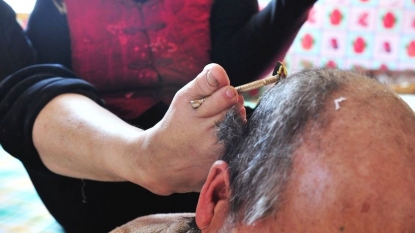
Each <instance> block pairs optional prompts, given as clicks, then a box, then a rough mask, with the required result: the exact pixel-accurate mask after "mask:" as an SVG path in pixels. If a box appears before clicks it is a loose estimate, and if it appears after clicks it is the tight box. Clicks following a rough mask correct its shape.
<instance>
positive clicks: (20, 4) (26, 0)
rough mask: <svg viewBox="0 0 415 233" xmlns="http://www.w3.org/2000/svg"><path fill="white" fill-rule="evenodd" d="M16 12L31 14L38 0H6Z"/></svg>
mask: <svg viewBox="0 0 415 233" xmlns="http://www.w3.org/2000/svg"><path fill="white" fill-rule="evenodd" d="M4 1H5V2H6V3H7V4H9V5H10V6H11V7H12V8H13V9H14V11H15V12H16V13H23V14H29V13H31V12H32V10H33V7H34V5H35V2H36V0H4Z"/></svg>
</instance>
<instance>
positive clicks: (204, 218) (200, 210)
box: [196, 160, 230, 230]
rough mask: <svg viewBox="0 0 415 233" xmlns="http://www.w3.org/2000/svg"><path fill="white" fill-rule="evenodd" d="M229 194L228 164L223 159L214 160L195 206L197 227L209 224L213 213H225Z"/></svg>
mask: <svg viewBox="0 0 415 233" xmlns="http://www.w3.org/2000/svg"><path fill="white" fill-rule="evenodd" d="M229 194H230V190H229V173H228V164H227V163H226V162H225V161H221V160H219V161H216V162H215V163H214V164H213V165H212V167H211V168H210V171H209V174H208V177H207V180H206V182H205V184H204V185H203V187H202V191H201V192H200V196H199V202H198V204H197V207H196V224H197V226H198V227H199V229H201V230H203V229H204V228H206V227H208V226H209V225H211V223H212V221H213V220H214V219H215V214H216V215H224V214H225V212H226V211H227V208H226V207H227V204H228V202H229ZM223 204H225V205H223ZM216 217H218V216H216ZM222 220H224V219H222Z"/></svg>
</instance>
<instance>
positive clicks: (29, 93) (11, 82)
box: [0, 64, 103, 169]
mask: <svg viewBox="0 0 415 233" xmlns="http://www.w3.org/2000/svg"><path fill="white" fill-rule="evenodd" d="M64 93H78V94H82V95H85V96H87V97H89V98H91V99H92V100H94V101H95V102H97V103H99V104H101V105H103V102H102V100H101V99H100V98H99V96H98V94H97V92H96V90H95V88H94V87H93V86H92V85H91V84H89V83H88V82H86V81H84V80H82V79H79V78H77V77H76V75H75V74H73V73H72V72H71V71H70V70H68V69H66V68H64V67H62V66H60V65H49V64H45V65H34V66H29V67H26V68H24V69H21V70H19V71H17V72H16V73H14V74H12V75H10V76H8V77H7V78H6V79H4V80H3V81H2V82H0V144H1V145H2V147H3V148H4V149H5V150H6V151H7V152H8V153H10V154H11V155H13V156H14V157H16V158H18V159H19V160H21V161H22V162H23V163H24V164H25V165H26V166H31V167H33V168H37V169H46V167H45V166H44V165H43V163H42V162H41V160H40V157H39V155H38V153H37V151H36V149H35V147H34V145H33V141H32V129H33V124H34V122H35V119H36V117H37V115H38V114H39V112H40V111H41V110H42V108H43V107H44V106H45V105H46V104H47V103H48V102H49V101H50V100H52V99H53V98H54V97H56V96H58V95H60V94H64Z"/></svg>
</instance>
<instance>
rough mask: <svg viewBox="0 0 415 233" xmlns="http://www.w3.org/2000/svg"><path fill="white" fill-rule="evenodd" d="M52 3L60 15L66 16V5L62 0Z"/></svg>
mask: <svg viewBox="0 0 415 233" xmlns="http://www.w3.org/2000/svg"><path fill="white" fill-rule="evenodd" d="M52 2H53V5H55V7H56V9H58V11H59V13H60V14H61V15H66V4H65V2H63V0H52Z"/></svg>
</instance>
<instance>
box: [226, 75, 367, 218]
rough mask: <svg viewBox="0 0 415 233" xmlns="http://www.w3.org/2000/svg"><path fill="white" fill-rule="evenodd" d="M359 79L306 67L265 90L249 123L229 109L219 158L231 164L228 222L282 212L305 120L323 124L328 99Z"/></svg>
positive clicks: (322, 125) (303, 131)
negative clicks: (280, 209)
mask: <svg viewBox="0 0 415 233" xmlns="http://www.w3.org/2000/svg"><path fill="white" fill-rule="evenodd" d="M356 77H362V76H361V75H359V74H354V73H352V72H347V71H341V70H334V69H313V70H305V71H302V72H299V73H296V74H294V75H291V76H289V77H288V78H286V79H284V80H282V81H281V82H280V83H278V84H277V85H275V86H273V87H272V88H270V89H269V90H267V91H266V92H265V93H264V95H263V96H262V98H261V100H260V103H259V104H258V106H257V108H256V109H255V111H254V113H253V114H252V116H251V117H250V119H249V121H248V122H247V124H245V125H244V124H243V121H242V120H241V119H240V117H238V114H236V113H235V112H232V111H231V112H230V113H228V115H227V117H226V119H225V120H224V121H223V122H222V123H221V124H220V125H219V134H218V137H219V140H222V141H224V143H225V145H226V153H225V155H224V156H223V157H222V158H221V159H222V160H224V161H226V162H227V163H228V164H229V174H230V189H231V200H230V202H231V203H230V210H229V211H230V217H231V218H232V219H231V220H230V221H232V222H233V223H238V222H240V223H245V224H248V225H249V224H252V223H254V222H255V221H257V220H259V219H261V218H264V217H267V216H269V215H270V214H271V213H274V212H276V211H278V209H279V207H280V206H281V204H282V202H283V198H284V197H283V196H284V195H283V194H284V188H285V186H286V184H287V181H288V180H289V178H290V173H291V170H292V164H293V152H294V151H295V150H296V148H298V147H299V146H300V145H301V142H302V135H304V133H306V132H305V128H306V125H307V123H308V122H311V121H312V122H313V123H317V124H316V125H317V128H319V127H320V128H322V127H324V125H325V120H324V118H325V115H324V112H325V111H324V110H325V108H326V106H327V104H326V101H327V99H328V97H330V96H331V94H332V93H333V92H335V91H337V90H339V89H341V88H342V87H343V86H344V84H346V83H349V82H350V81H352V82H353V80H354V79H356Z"/></svg>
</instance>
